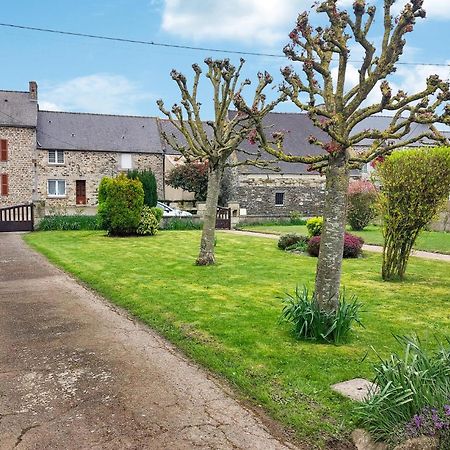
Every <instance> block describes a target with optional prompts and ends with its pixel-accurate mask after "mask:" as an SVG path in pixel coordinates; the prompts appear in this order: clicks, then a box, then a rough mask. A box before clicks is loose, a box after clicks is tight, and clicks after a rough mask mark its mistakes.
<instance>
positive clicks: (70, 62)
mask: <svg viewBox="0 0 450 450" xmlns="http://www.w3.org/2000/svg"><path fill="white" fill-rule="evenodd" d="M404 2H405V0H398V1H397V6H396V8H397V10H398V9H399V8H400V7H401V4H402V3H404ZM2 3H3V4H2V13H1V19H0V22H2V23H9V24H16V25H25V26H31V27H39V28H52V29H58V30H66V31H72V32H80V33H88V34H98V35H107V36H114V37H121V38H127V39H135V40H145V41H155V42H161V43H169V44H176V45H186V46H199V47H208V48H220V49H229V50H240V51H247V52H261V53H275V54H280V55H282V48H283V46H284V45H285V44H286V43H287V42H288V34H289V32H290V31H291V30H292V28H293V26H294V24H295V20H296V17H297V15H298V13H299V12H301V11H303V10H309V11H311V8H310V7H311V3H312V0H226V1H224V0H95V1H92V0H77V1H73V0H70V1H69V0H39V1H36V0H14V1H10V2H2ZM352 3H353V0H341V4H342V6H343V7H345V6H348V5H351V4H352ZM374 3H375V4H376V5H379V6H380V4H381V3H382V1H381V0H373V1H372V4H374ZM380 9H381V8H380ZM425 9H426V10H427V13H428V17H427V19H426V20H423V21H422V20H419V22H418V24H417V26H416V30H415V31H414V32H413V33H409V35H408V36H407V37H408V44H407V49H406V51H405V54H404V55H403V58H402V61H405V62H412V63H447V64H449V63H450V52H449V50H448V49H449V47H448V44H447V43H448V42H450V27H449V24H450V0H425ZM311 19H312V20H313V21H314V20H320V19H319V18H318V17H316V16H315V15H314V13H312V14H311ZM380 24H381V18H380V16H378V20H377V22H376V23H375V26H374V29H373V31H374V32H373V34H372V41H373V42H375V43H376V42H379V40H380V38H381V31H382V30H381V27H380ZM351 51H352V53H351V59H352V60H355V61H358V60H359V59H360V55H361V52H360V51H359V49H357V48H356V47H352V48H351ZM208 56H212V57H213V58H224V57H228V58H230V59H231V61H232V62H236V63H238V61H239V56H237V55H227V54H223V53H211V52H205V51H194V50H183V49H174V48H168V47H155V46H147V45H136V44H127V43H118V42H111V41H100V40H95V39H88V38H81V37H71V36H62V35H58V34H49V33H42V32H35V31H27V30H19V29H11V28H7V27H1V26H0V60H1V61H2V64H1V65H2V70H1V74H0V89H3V90H22V91H23V90H27V89H28V81H30V80H35V81H37V83H38V86H39V105H40V109H50V110H62V111H77V112H96V113H106V114H129V115H146V116H148V115H150V116H161V113H160V112H159V110H158V108H157V106H156V100H157V99H159V98H162V99H163V100H164V101H165V103H166V105H167V106H169V107H170V106H171V105H172V104H173V103H175V102H177V101H179V91H178V90H177V87H176V85H175V83H174V82H173V81H172V80H171V78H170V75H169V73H170V71H171V69H173V68H175V69H177V70H179V71H181V72H183V73H184V74H185V75H186V76H187V77H188V79H189V78H190V77H191V76H192V69H191V65H192V63H195V62H197V63H200V64H201V63H202V61H203V60H204V59H205V58H206V57H208ZM245 59H246V64H245V69H244V72H243V77H248V78H250V79H251V80H255V79H256V74H257V72H258V71H260V70H262V71H263V70H268V71H269V72H270V73H271V74H272V75H273V76H274V78H275V81H276V82H277V81H281V76H280V74H279V69H280V67H282V66H285V65H287V64H289V61H287V60H286V59H285V58H283V57H281V58H273V57H267V56H245ZM356 65H357V64H354V65H352V66H350V67H349V70H348V77H347V78H348V85H349V86H350V85H351V83H352V82H354V81H355V80H356V79H357V75H358V72H357V68H356ZM432 73H438V74H439V75H440V76H441V77H442V78H444V79H448V78H449V77H450V67H435V66H411V65H407V66H406V65H405V66H400V67H399V70H398V72H397V74H396V76H395V77H394V78H393V79H392V83H393V86H394V88H403V89H405V90H406V91H408V92H411V93H412V92H413V91H416V90H418V89H420V88H421V87H423V85H424V82H425V79H426V77H427V75H430V74H432ZM207 87H208V84H207V80H203V83H202V88H201V89H202V90H201V94H202V101H203V104H202V109H203V114H204V119H208V118H210V117H211V114H212V109H211V106H210V102H208V94H209V90H208V89H207ZM247 88H248V89H247V91H248V92H249V93H250V92H251V86H248V87H247ZM274 93H275V91H273V94H274ZM377 98H378V91H377V92H374V93H373V94H372V95H371V97H370V99H369V101H370V100H374V101H375V100H376V99H377ZM278 110H279V111H295V108H294V107H293V105H289V104H283V105H281V106H280V107H279V108H278Z"/></svg>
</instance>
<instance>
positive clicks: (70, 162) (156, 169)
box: [36, 149, 164, 214]
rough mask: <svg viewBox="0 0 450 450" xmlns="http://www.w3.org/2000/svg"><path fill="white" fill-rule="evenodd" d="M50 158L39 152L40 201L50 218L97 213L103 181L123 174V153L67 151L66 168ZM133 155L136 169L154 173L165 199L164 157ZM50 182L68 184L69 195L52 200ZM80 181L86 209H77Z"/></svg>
mask: <svg viewBox="0 0 450 450" xmlns="http://www.w3.org/2000/svg"><path fill="white" fill-rule="evenodd" d="M48 155H49V151H48V150H41V149H39V150H37V158H36V159H37V197H38V199H39V200H41V201H43V202H45V210H46V213H47V214H48V213H49V212H52V211H64V210H68V212H69V213H73V211H74V209H76V210H77V211H82V210H86V211H87V212H88V213H94V212H95V208H96V206H97V191H98V185H99V183H100V180H101V179H102V178H103V177H104V176H108V177H112V176H115V175H117V174H118V173H120V172H121V171H123V170H122V168H121V155H122V153H119V152H100V151H74V150H66V151H64V163H63V164H49V158H48ZM130 155H131V162H132V165H131V166H132V168H133V169H138V170H144V169H150V170H151V171H152V172H153V173H154V174H155V177H156V182H157V186H158V198H163V196H164V193H163V178H164V175H163V161H162V158H163V155H159V154H144V153H131V154H130ZM125 171H126V170H125ZM48 180H65V182H66V194H65V195H64V196H61V197H52V196H49V195H48ZM77 180H84V181H85V182H86V204H85V205H76V192H75V186H76V181H77Z"/></svg>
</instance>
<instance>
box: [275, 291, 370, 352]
mask: <svg viewBox="0 0 450 450" xmlns="http://www.w3.org/2000/svg"><path fill="white" fill-rule="evenodd" d="M283 303H284V307H283V311H282V313H281V320H282V321H285V322H289V323H291V324H292V325H293V332H294V335H295V337H296V338H297V339H306V340H308V339H312V340H316V341H325V342H331V343H334V344H339V343H341V342H343V341H344V340H346V339H347V337H348V335H349V333H350V330H351V327H352V324H353V322H356V323H358V324H359V325H362V324H361V321H360V318H359V312H360V310H361V306H362V305H361V303H359V302H358V301H357V299H356V297H354V296H353V297H351V299H350V302H347V300H346V299H345V292H343V293H341V294H340V298H339V307H338V309H337V311H333V312H327V311H324V310H322V309H321V308H320V306H319V304H318V303H317V301H316V296H315V293H314V292H313V293H312V295H311V296H310V295H309V291H308V289H307V288H306V287H303V290H302V291H300V290H299V288H298V286H297V287H296V289H295V292H294V295H290V294H287V296H286V297H285V298H284V299H283Z"/></svg>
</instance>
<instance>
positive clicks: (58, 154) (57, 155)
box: [48, 150, 65, 165]
mask: <svg viewBox="0 0 450 450" xmlns="http://www.w3.org/2000/svg"><path fill="white" fill-rule="evenodd" d="M51 155H53V156H54V161H51ZM64 162H65V158H64V150H49V151H48V163H49V164H51V165H61V164H64Z"/></svg>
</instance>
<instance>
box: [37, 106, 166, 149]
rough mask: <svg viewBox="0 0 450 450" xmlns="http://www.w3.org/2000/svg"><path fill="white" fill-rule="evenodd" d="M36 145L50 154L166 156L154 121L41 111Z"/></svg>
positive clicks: (155, 120)
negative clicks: (61, 152) (92, 152)
mask: <svg viewBox="0 0 450 450" xmlns="http://www.w3.org/2000/svg"><path fill="white" fill-rule="evenodd" d="M37 142H38V147H39V148H43V149H48V150H52V149H55V150H90V151H114V152H123V153H162V152H163V150H162V146H161V140H160V135H159V131H158V125H157V119H156V118H154V117H139V116H116V115H107V114H90V113H70V112H55V111H39V113H38V120H37Z"/></svg>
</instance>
